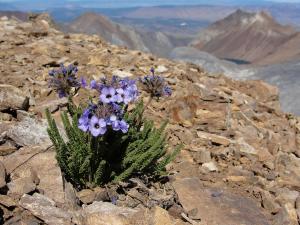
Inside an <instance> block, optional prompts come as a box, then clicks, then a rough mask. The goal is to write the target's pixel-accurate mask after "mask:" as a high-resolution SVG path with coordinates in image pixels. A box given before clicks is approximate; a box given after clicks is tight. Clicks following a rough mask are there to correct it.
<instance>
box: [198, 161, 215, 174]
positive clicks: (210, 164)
mask: <svg viewBox="0 0 300 225" xmlns="http://www.w3.org/2000/svg"><path fill="white" fill-rule="evenodd" d="M202 167H203V168H205V169H207V170H208V171H209V172H215V171H218V167H217V166H216V164H215V163H214V162H208V163H203V164H202Z"/></svg>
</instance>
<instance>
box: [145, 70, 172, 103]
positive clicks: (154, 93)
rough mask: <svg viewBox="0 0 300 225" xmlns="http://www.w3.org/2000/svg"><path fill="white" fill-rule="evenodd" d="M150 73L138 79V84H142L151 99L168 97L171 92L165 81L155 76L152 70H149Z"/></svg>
mask: <svg viewBox="0 0 300 225" xmlns="http://www.w3.org/2000/svg"><path fill="white" fill-rule="evenodd" d="M151 73H152V74H151V75H147V76H145V77H143V78H140V82H141V83H142V84H143V86H144V89H145V91H146V92H148V93H149V94H150V95H151V97H157V98H160V97H162V96H170V95H171V94H172V90H171V88H170V87H169V86H167V84H166V82H165V79H164V78H163V77H160V76H158V75H155V74H154V69H153V68H151Z"/></svg>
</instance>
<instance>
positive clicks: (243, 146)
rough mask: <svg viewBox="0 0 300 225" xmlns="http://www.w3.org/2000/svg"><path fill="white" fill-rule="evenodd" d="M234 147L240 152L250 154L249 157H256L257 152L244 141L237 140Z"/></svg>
mask: <svg viewBox="0 0 300 225" xmlns="http://www.w3.org/2000/svg"><path fill="white" fill-rule="evenodd" d="M236 145H237V147H238V149H239V151H240V152H243V153H246V154H250V155H257V154H258V151H257V150H256V149H255V148H254V147H253V146H251V145H249V144H248V143H247V142H245V141H244V139H242V138H241V139H239V140H238V141H237V142H236Z"/></svg>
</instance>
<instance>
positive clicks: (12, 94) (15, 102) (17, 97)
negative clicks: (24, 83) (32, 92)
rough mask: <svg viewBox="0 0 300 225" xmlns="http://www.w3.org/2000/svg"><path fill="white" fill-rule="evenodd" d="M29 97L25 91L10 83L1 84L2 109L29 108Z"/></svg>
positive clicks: (0, 109)
mask: <svg viewBox="0 0 300 225" xmlns="http://www.w3.org/2000/svg"><path fill="white" fill-rule="evenodd" d="M28 107H29V98H28V97H26V96H25V95H24V94H23V92H22V91H21V90H20V89H18V88H16V87H14V86H12V85H8V84H0V111H3V110H17V109H24V110H27V109H28Z"/></svg>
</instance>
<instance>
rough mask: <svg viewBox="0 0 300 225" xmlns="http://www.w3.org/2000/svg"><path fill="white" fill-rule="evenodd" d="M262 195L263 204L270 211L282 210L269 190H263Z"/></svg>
mask: <svg viewBox="0 0 300 225" xmlns="http://www.w3.org/2000/svg"><path fill="white" fill-rule="evenodd" d="M261 195H262V206H263V207H264V208H265V209H266V210H268V211H270V212H271V213H274V214H276V213H278V212H279V210H280V206H279V205H278V204H277V203H276V202H275V200H274V197H273V196H271V194H270V193H269V192H267V191H263V192H262V193H261Z"/></svg>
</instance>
